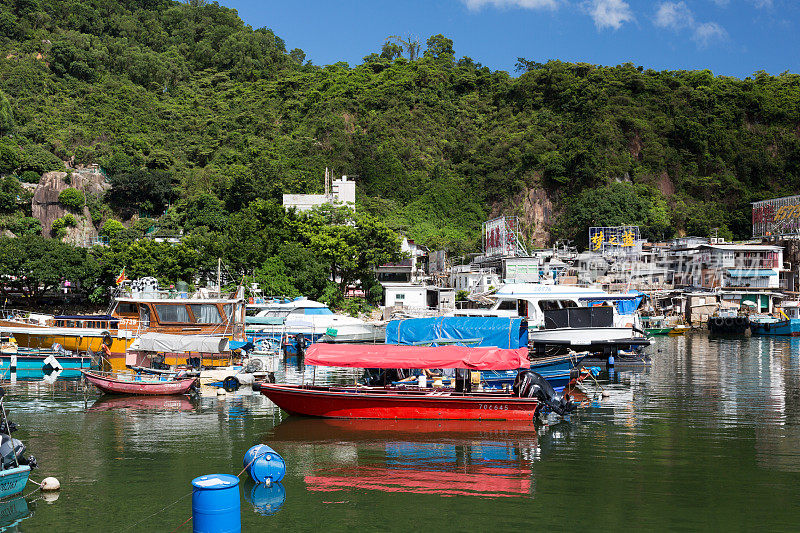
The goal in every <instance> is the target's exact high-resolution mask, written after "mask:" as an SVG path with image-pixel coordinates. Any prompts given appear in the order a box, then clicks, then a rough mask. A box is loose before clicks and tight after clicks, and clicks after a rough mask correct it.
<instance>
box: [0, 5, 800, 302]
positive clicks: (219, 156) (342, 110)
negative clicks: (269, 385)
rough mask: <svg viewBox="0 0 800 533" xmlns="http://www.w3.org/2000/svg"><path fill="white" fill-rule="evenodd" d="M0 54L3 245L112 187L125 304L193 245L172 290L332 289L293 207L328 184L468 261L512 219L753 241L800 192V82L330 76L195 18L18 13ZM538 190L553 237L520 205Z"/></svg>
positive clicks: (96, 212)
mask: <svg viewBox="0 0 800 533" xmlns="http://www.w3.org/2000/svg"><path fill="white" fill-rule="evenodd" d="M409 44H411V46H409ZM0 49H1V50H2V56H0V135H2V137H0V174H2V175H3V176H4V178H3V179H2V181H0V210H1V212H0V225H2V226H3V229H7V230H10V231H12V232H13V233H15V234H17V235H23V234H35V233H36V232H37V231H39V226H37V221H36V220H35V219H31V218H30V214H31V213H30V207H29V202H30V193H29V192H26V191H23V190H22V189H21V185H20V181H37V180H38V176H39V175H41V173H42V172H45V171H48V170H59V169H63V165H62V163H61V161H62V160H70V159H73V158H74V164H75V165H80V164H90V163H97V164H99V165H100V166H101V167H102V168H103V169H104V171H105V173H106V174H107V176H108V179H109V181H110V183H111V185H112V188H111V190H110V191H109V192H107V193H106V194H105V196H104V197H102V198H87V204H88V203H90V204H91V206H90V207H91V208H92V219H93V223H94V224H95V226H96V227H97V228H98V229H99V228H106V229H105V230H104V231H103V233H106V234H109V235H110V236H112V237H114V239H113V242H112V246H111V247H109V248H110V250H114V251H115V252H113V253H115V254H117V255H118V256H114V257H111V255H113V254H112V252H110V251H109V250H105V251H90V252H88V253H92V254H95V255H96V258H97V259H98V260H99V263H100V265H101V268H102V269H103V272H104V274H103V275H104V276H105V277H104V278H103V279H104V280H105V281H104V283H107V282H108V279H109V278H110V277H111V276H112V274H116V272H114V270H117V269H118V268H121V267H122V266H126V265H124V264H122V263H124V262H125V260H124V259H122V258H121V255H120V254H123V255H124V253H127V252H126V250H127V248H129V247H130V242H131V240H132V239H135V238H136V237H138V236H141V235H143V234H144V232H145V231H147V230H149V229H151V228H154V227H157V228H158V230H157V231H159V232H162V233H175V232H178V231H179V230H183V232H184V234H185V235H187V238H185V239H184V243H183V245H181V246H182V247H186V248H187V250H186V253H187V254H189V255H191V257H192V258H193V259H186V260H187V261H189V263H187V266H186V268H188V271H182V272H180V273H173V274H167V273H162V272H155V274H157V275H159V276H162V277H163V278H164V279H165V280H170V281H175V280H176V279H177V277H176V276H178V275H181V276H186V275H187V273H188V274H191V273H196V272H198V271H199V272H206V271H209V272H210V271H212V270H213V269H214V266H215V264H216V257H223V259H224V260H225V261H226V265H227V266H228V268H229V269H230V270H231V271H232V272H235V273H237V275H244V274H252V273H253V271H254V269H256V268H258V269H261V270H262V271H263V269H265V268H267V269H273V270H276V269H277V270H280V271H281V272H285V273H286V274H285V275H286V276H288V277H287V279H286V280H284V281H285V282H286V283H288V284H289V285H290V286H292V287H293V288H294V289H296V290H301V289H302V290H306V291H307V290H311V289H309V287H307V286H305V285H303V282H302V281H300V280H301V278H302V279H307V276H308V272H305V273H302V272H300V270H298V269H296V268H294V267H293V266H292V265H294V264H306V263H307V262H306V261H299V260H297V257H298V254H299V255H300V256H302V255H303V254H307V255H308V256H309V257H311V258H312V259H313V263H314V264H315V265H319V268H322V269H324V270H326V271H327V272H333V271H335V270H337V269H338V268H340V267H342V265H338V263H341V262H342V261H343V259H342V258H341V257H339V258H334V257H332V256H331V255H330V254H328V255H327V256H326V255H325V254H324V253H316V251H317V250H318V248H317V246H319V242H317V241H315V240H314V238H315V236H316V234H315V233H314V231H312V230H310V229H308V228H309V227H311V225H313V224H311V222H308V221H307V220H305V218H304V217H302V216H299V215H292V214H286V213H284V212H283V210H282V209H280V208H279V207H278V206H280V201H281V194H282V193H284V192H291V193H303V192H321V189H322V175H323V172H324V169H325V167H330V168H332V169H333V171H334V174H335V175H338V174H348V175H355V176H356V180H357V183H358V194H359V196H358V203H359V210H360V215H359V217H361V218H363V220H364V221H368V222H364V224H365V225H366V226H369V225H370V224H373V225H374V227H375V231H384V230H385V228H384V224H385V226H388V228H390V229H392V230H397V231H402V232H403V233H405V234H407V235H409V236H410V237H411V238H414V239H415V240H417V241H418V242H421V243H423V244H426V245H428V246H430V247H432V248H447V249H449V250H450V251H452V252H455V253H460V252H466V251H475V250H477V248H479V245H480V223H481V221H483V220H484V219H486V218H487V217H489V216H490V215H493V214H497V213H500V212H502V213H505V214H519V215H520V216H522V217H523V221H524V224H525V227H526V228H527V229H528V230H529V231H530V233H531V234H532V230H533V226H534V225H535V224H537V223H538V224H539V225H540V226H541V225H542V223H543V222H544V223H546V225H547V227H546V228H545V229H547V230H550V231H551V234H550V238H551V239H555V238H571V239H577V242H579V243H580V244H583V243H585V242H586V237H585V234H586V227H587V226H588V225H590V224H602V225H615V224H623V223H624V224H639V225H641V226H643V233H644V236H646V237H649V238H651V239H658V238H668V237H671V236H673V235H676V234H684V233H688V234H696V235H707V234H708V231H709V229H710V228H712V227H716V228H719V229H720V234H721V235H723V236H728V237H746V236H748V234H749V223H750V212H749V202H751V201H753V200H756V199H762V198H768V197H773V196H778V195H783V194H790V193H795V192H797V190H798V179H800V77H798V76H797V75H794V74H782V75H780V76H777V77H776V76H770V75H767V74H765V73H757V74H755V75H754V76H753V77H752V78H747V79H745V80H739V79H735V78H728V77H715V76H714V75H713V74H712V73H711V72H709V71H675V72H667V71H654V70H650V69H644V68H642V67H636V66H634V65H631V64H625V65H621V66H616V67H602V66H595V65H589V64H583V63H578V64H572V63H564V62H561V61H548V62H544V63H540V62H537V61H532V60H527V59H522V58H520V60H519V63H518V67H519V70H518V72H515V73H513V74H510V73H506V72H502V71H492V70H491V69H489V68H487V67H484V66H482V65H481V64H480V63H479V62H478V61H477V59H479V58H477V59H471V58H467V57H461V58H458V57H457V54H455V52H454V45H453V43H452V41H450V40H449V39H447V38H446V37H443V36H441V35H438V36H433V37H431V38H430V39H428V40H427V43H421V46H420V47H419V51H418V49H417V47H416V46H414V45H413V43H407V42H401V41H400V40H397V39H396V40H392V41H387V43H376V50H375V53H372V54H370V55H368V56H366V57H365V58H364V60H363V63H362V64H360V65H355V66H350V65H347V64H345V63H337V64H335V65H329V66H315V65H311V64H309V63H308V62H306V61H305V54H304V53H303V52H302V51H301V50H298V49H295V50H291V51H288V50H286V47H285V44H284V42H283V41H282V40H281V39H280V37H279V36H276V35H275V34H274V33H273V32H272V31H271V30H269V29H264V28H261V29H252V28H251V27H249V26H247V25H245V24H244V23H243V22H242V21H241V20H240V19H239V17H238V16H237V14H236V12H235V11H234V10H231V9H228V8H225V7H222V6H219V5H217V4H216V3H206V2H203V1H197V0H193V1H191V2H189V3H179V2H172V1H163V0H147V1H132V0H123V1H119V0H114V1H112V0H83V1H59V2H56V1H46V0H0ZM409 52H411V53H410V54H409ZM409 56H411V57H409ZM533 189H537V190H543V191H544V192H545V193H546V194H545V197H546V199H547V201H548V202H549V204H548V205H549V206H551V207H548V210H549V211H550V213H551V214H550V216H549V218H548V219H547V220H546V221H542V220H538V221H537V220H532V219H530V217H527V216H526V212H525V210H524V209H523V206H522V205H521V204H520V202H519V201H518V200H519V198H522V197H524V196H525V193H527V192H528V191H530V190H533ZM325 216H328V217H330V216H331V215H330V214H329V215H316V217H317V218H320V217H322V218H324V217H325ZM131 217H134V220H137V219H138V221H136V222H135V223H132V222H131ZM254 217H257V218H258V220H254ZM109 220H120V221H123V222H124V223H125V226H126V229H120V226H119V225H118V224H115V223H113V222H109ZM327 220H330V218H328V219H327ZM303 225H305V227H306V231H305V232H303V231H301V230H300V229H298V228H300V226H303ZM319 227H325V222H324V221H320V222H319V224H318V226H317V228H319ZM359 227H360V226H359ZM315 231H316V230H315ZM254 232H255V233H254ZM317 233H318V232H317ZM361 233H365V232H361ZM266 236H269V238H268V237H266ZM358 238H360V239H364V238H366V237H364V236H363V235H361V234H360V235H359V237H358ZM276 239H277V240H276ZM241 241H244V242H241ZM364 242H370V241H369V239H368V238H367V240H366V241H364ZM392 242H394V241H392ZM328 244H329V245H330V246H332V247H335V245H334V244H332V243H328ZM539 244H541V243H539ZM259 246H260V247H261V248H260V249H258V250H257V251H256V253H254V249H255V248H254V247H259ZM173 248H174V247H173ZM395 252H396V250H388V249H386V250H383V251H382V252H381V253H385V254H389V255H392V254H393V253H395ZM170 253H171V252H170ZM281 254H283V255H284V256H286V257H282V256H281ZM378 255H380V254H378ZM187 257H188V256H187ZM382 257H383V256H381V258H382ZM184 259H185V258H184ZM351 259H352V258H351ZM362 259H363V258H362ZM373 259H374V260H377V259H376V258H373ZM128 260H131V259H128ZM359 261H360V264H359V266H358V267H357V268H356V267H353V268H355V270H358V269H359V268H360V269H361V270H363V271H366V270H368V266H369V264H371V263H370V261H368V260H365V259H364V260H354V262H355V263H359ZM373 262H374V261H373ZM128 268H131V266H130V265H128ZM298 268H299V267H298ZM365 269H366V270H365ZM304 276H306V277H304ZM267 278H269V279H274V276H267ZM298 285H299V286H298ZM276 290H277V289H276ZM323 290H324V288H323V287H319V286H317V287H315V288H314V289H313V290H312V294H313V293H317V294H319V293H320V292H321V291H323Z"/></svg>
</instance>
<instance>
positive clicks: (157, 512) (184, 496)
mask: <svg viewBox="0 0 800 533" xmlns="http://www.w3.org/2000/svg"><path fill="white" fill-rule="evenodd" d="M191 494H194V489H192V490H191V491H190V492H188V493H187V494H184V495H183V496H181V497H180V498H178V499H177V500H175V501H174V502H172V503H171V504H169V505H167V506H166V507H164V508H163V509H160V510H158V511H156V512H155V513H153V514H151V515H150V516H147V517H145V518H143V519H141V520H139V521H138V522H136V523H135V524H133V525H132V526H128V527H127V528H125V529H123V530H122V531H129V530H131V529H133V528H135V527H136V526H138V525H139V524H142V523H144V522H146V521H147V520H150V519H151V518H153V517H154V516H156V515H157V514H159V513H163V512H164V511H166V510H167V509H169V508H170V507H172V506H173V505H175V504H176V503H178V502H179V501H181V500H182V499H184V498H186V497H187V496H189V495H191ZM184 523H185V522H184ZM181 525H183V524H181Z"/></svg>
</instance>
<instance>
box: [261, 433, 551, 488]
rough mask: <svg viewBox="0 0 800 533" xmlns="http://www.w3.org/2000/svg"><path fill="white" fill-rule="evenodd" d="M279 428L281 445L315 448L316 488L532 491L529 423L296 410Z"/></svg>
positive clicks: (310, 479)
mask: <svg viewBox="0 0 800 533" xmlns="http://www.w3.org/2000/svg"><path fill="white" fill-rule="evenodd" d="M273 431H274V435H273V436H271V437H269V438H268V440H269V442H270V445H272V446H274V447H276V449H280V448H278V447H279V446H282V447H284V448H287V447H295V446H296V447H297V448H306V447H307V446H309V445H310V446H313V447H314V448H315V449H314V453H313V457H314V462H313V463H311V464H309V465H307V468H306V471H310V472H312V473H310V474H309V475H306V476H305V483H306V486H307V488H308V490H310V491H320V492H331V491H347V490H378V491H382V492H406V493H417V494H438V495H442V496H464V495H473V496H481V497H532V496H533V486H534V483H533V480H532V474H531V466H532V463H533V462H534V461H535V460H536V459H537V458H538V456H539V448H538V442H537V437H536V428H535V426H534V425H533V424H530V423H525V422H508V421H462V420H331V419H307V418H295V417H292V418H289V419H287V420H286V421H284V422H282V423H281V424H280V425H279V426H277V427H276V428H275V429H274V430H273ZM325 452H328V453H329V454H330V455H329V456H326V454H325ZM293 455H298V456H302V455H304V454H299V453H298V454H293Z"/></svg>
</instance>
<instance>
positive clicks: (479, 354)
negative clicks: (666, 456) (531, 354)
mask: <svg viewBox="0 0 800 533" xmlns="http://www.w3.org/2000/svg"><path fill="white" fill-rule="evenodd" d="M306 364H307V365H320V366H341V367H351V368H456V369H467V370H514V369H519V368H524V367H525V365H526V364H527V349H524V348H523V349H516V350H511V349H501V348H494V347H480V348H467V347H463V346H443V347H438V348H433V347H427V346H424V347H423V346H396V345H382V346H381V345H356V346H342V345H336V344H321V343H318V344H314V345H312V346H311V347H310V348H309V350H308V352H307V353H306ZM528 372H530V371H528ZM530 374H532V375H533V376H537V375H536V374H534V373H533V372H530ZM539 380H540V382H538V384H537V385H533V383H531V382H530V380H529V381H525V380H522V381H521V382H520V383H521V385H520V387H519V388H518V387H517V386H516V385H517V384H515V392H513V393H512V392H508V391H504V390H499V391H483V392H468V387H467V388H463V389H462V388H460V387H459V386H458V383H457V384H456V388H455V389H445V388H431V389H427V388H421V387H417V386H413V385H412V386H386V387H362V386H344V387H342V386H315V385H313V384H312V385H277V384H270V383H261V384H260V386H259V388H260V391H261V394H263V395H265V396H267V397H268V398H269V399H270V400H272V401H273V402H275V404H277V405H278V406H279V407H281V408H282V409H283V410H285V411H286V412H288V413H290V414H295V415H304V416H316V417H324V418H378V419H437V420H438V419H451V420H533V419H534V418H535V416H536V415H537V414H538V413H539V412H540V411H542V410H543V409H544V408H545V407H547V408H549V409H553V410H554V411H556V412H559V411H560V413H559V414H564V413H566V412H569V411H571V410H573V409H574V408H575V406H574V405H573V404H572V402H571V401H569V399H568V398H561V397H557V396H556V395H555V393H554V392H553V391H552V387H550V386H549V385H546V382H545V381H544V380H543V379H541V377H539ZM544 389H547V390H546V391H545V390H544Z"/></svg>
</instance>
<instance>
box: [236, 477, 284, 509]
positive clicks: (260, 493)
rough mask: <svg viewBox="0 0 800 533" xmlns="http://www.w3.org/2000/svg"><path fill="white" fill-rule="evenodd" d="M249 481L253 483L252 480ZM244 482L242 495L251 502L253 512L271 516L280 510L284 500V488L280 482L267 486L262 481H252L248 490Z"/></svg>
mask: <svg viewBox="0 0 800 533" xmlns="http://www.w3.org/2000/svg"><path fill="white" fill-rule="evenodd" d="M250 483H253V482H252V481H251V482H250ZM247 489H248V487H247V485H246V484H245V487H244V497H245V499H246V500H247V501H249V502H250V503H251V504H253V509H254V510H255V512H257V513H258V514H260V515H262V516H272V515H274V514H275V513H277V512H278V511H280V510H281V507H283V504H284V503H285V502H286V489H284V488H283V485H281V484H280V483H277V482H276V483H273V484H272V485H270V486H269V487H268V486H266V485H264V484H263V483H257V484H256V483H253V486H252V487H250V490H249V491H248V490H247Z"/></svg>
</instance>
